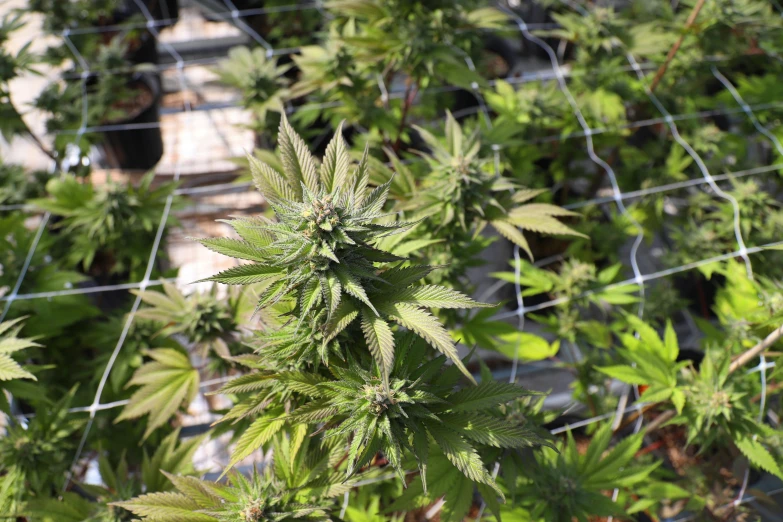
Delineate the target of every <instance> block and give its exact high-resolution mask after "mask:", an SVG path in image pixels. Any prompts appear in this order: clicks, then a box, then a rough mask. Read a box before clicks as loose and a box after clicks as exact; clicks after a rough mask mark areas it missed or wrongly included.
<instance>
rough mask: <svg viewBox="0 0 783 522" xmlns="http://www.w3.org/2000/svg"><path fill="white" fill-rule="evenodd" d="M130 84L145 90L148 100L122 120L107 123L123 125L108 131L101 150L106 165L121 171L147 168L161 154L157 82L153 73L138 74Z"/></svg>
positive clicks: (150, 166)
mask: <svg viewBox="0 0 783 522" xmlns="http://www.w3.org/2000/svg"><path fill="white" fill-rule="evenodd" d="M130 83H131V85H132V86H133V87H137V88H138V89H141V90H146V92H147V93H149V96H148V99H146V100H144V101H145V104H144V105H143V106H142V107H137V108H134V109H133V112H132V113H131V114H129V116H128V117H127V118H125V119H122V120H116V121H111V122H106V123H105V125H109V126H124V128H120V129H117V130H107V131H105V132H104V133H103V136H104V146H103V148H104V152H105V154H106V158H107V163H108V164H109V166H111V167H113V168H117V169H124V170H150V169H151V168H153V167H154V166H155V165H156V164H157V163H158V161H160V158H161V157H162V156H163V137H162V135H161V130H160V115H159V111H158V107H159V104H160V97H161V87H160V81H159V80H158V79H157V77H156V76H155V75H151V74H141V75H138V76H135V77H134V78H133V79H131V80H130Z"/></svg>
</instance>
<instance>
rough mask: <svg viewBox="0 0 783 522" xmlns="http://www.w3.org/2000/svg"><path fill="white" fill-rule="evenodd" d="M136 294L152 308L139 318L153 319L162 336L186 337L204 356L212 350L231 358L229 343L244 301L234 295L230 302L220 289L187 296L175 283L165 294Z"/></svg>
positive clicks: (232, 341)
mask: <svg viewBox="0 0 783 522" xmlns="http://www.w3.org/2000/svg"><path fill="white" fill-rule="evenodd" d="M132 292H133V293H134V294H136V295H138V296H140V297H141V300H142V302H144V303H145V304H147V305H149V306H148V307H147V308H142V309H140V310H139V311H138V312H137V314H136V316H137V317H139V318H142V319H149V320H150V321H153V322H155V323H157V324H159V325H161V326H163V328H162V329H161V330H160V331H159V332H158V335H162V336H164V337H169V336H171V335H178V334H179V335H182V336H183V337H184V338H185V339H187V341H188V342H190V343H192V344H194V345H195V347H196V348H197V349H198V350H199V352H200V354H201V356H206V355H207V353H208V352H210V351H212V352H214V353H215V354H216V355H218V356H220V357H229V356H231V351H230V350H229V343H232V344H233V343H235V342H236V340H235V339H233V338H232V336H233V335H234V334H235V333H236V331H237V330H238V328H239V325H238V323H239V320H240V319H241V317H240V315H241V314H240V308H239V306H240V301H241V298H240V296H239V295H237V293H236V292H234V295H232V296H230V298H229V299H219V298H218V296H217V286H213V287H212V289H211V290H210V291H209V292H203V293H201V292H194V293H192V294H190V295H189V296H185V295H184V294H183V293H182V292H181V291H180V290H179V289H177V287H176V286H174V285H172V284H171V283H164V284H163V293H162V294H161V293H160V292H154V291H144V292H140V291H138V290H132Z"/></svg>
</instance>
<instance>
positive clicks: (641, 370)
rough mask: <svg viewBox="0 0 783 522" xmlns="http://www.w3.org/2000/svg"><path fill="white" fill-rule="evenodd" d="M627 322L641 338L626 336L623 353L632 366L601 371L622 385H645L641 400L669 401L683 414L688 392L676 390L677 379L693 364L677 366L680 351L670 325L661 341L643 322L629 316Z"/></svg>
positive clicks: (684, 363) (613, 367)
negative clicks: (680, 372) (623, 383)
mask: <svg viewBox="0 0 783 522" xmlns="http://www.w3.org/2000/svg"><path fill="white" fill-rule="evenodd" d="M626 319H627V320H628V322H629V323H630V325H631V326H632V327H633V328H634V329H635V330H636V331H637V333H638V335H639V338H638V339H637V338H636V337H634V336H633V335H630V334H626V335H624V336H623V343H624V344H625V350H623V351H622V352H621V353H622V356H623V357H624V358H625V359H627V360H628V362H629V363H630V365H617V366H607V367H604V368H599V370H600V371H602V372H603V373H605V374H606V375H608V376H610V377H613V378H615V379H618V380H620V381H623V382H627V383H629V384H636V385H644V386H645V387H646V389H645V390H644V393H642V395H641V397H640V399H641V400H643V401H646V402H663V401H669V400H670V401H671V402H672V404H674V407H675V408H677V412H678V413H681V412H682V409H683V407H684V406H685V392H683V390H682V389H681V388H679V387H678V386H677V377H678V373H679V370H680V369H681V368H684V367H685V366H687V365H688V364H690V363H689V362H688V361H685V362H680V363H677V355H679V353H680V348H679V346H678V344H677V335H676V334H675V333H674V329H673V328H672V324H671V322H667V323H666V333H665V334H664V339H663V340H661V338H660V337H658V333H657V332H656V331H655V330H654V329H653V328H651V327H650V326H649V325H648V324H646V323H644V322H643V321H642V320H641V319H638V318H636V317H634V316H630V315H629V316H628V317H627V318H626Z"/></svg>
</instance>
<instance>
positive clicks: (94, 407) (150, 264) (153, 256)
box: [63, 0, 191, 490]
mask: <svg viewBox="0 0 783 522" xmlns="http://www.w3.org/2000/svg"><path fill="white" fill-rule="evenodd" d="M134 1H135V3H136V5H137V6H138V7H139V9H140V10H141V11H142V13H143V14H144V16H145V17H146V19H147V22H148V29H149V31H150V33H151V34H152V35H153V37H154V38H155V40H157V41H160V38H159V37H160V33H159V32H158V30H157V28H156V27H155V25H154V20H153V18H152V15H151V14H150V12H149V10H148V9H147V6H146V5H144V3H143V2H142V0H134ZM161 44H162V45H163V46H164V47H165V49H166V51H167V52H169V53H170V54H171V56H172V58H174V60H176V61H177V63H178V64H179V66H178V67H177V72H178V79H179V84H180V89H181V90H182V92H185V89H186V85H187V82H186V80H185V75H184V71H183V67H182V65H181V64H182V63H183V60H182V57H181V56H180V55H179V53H177V51H176V50H174V48H173V47H171V46H170V45H169V44H167V43H165V42H161ZM71 50H72V51H74V52H75V56H76V58H77V59H78V60H79V61H80V63H83V61H84V60H83V58H81V55H80V54H79V51H78V50H77V49H76V48H75V47H71ZM184 103H185V111H186V113H187V114H188V116H190V112H191V111H190V109H191V106H190V102H189V101H188V100H187V99H185V102H184ZM85 104H86V100H85ZM181 161H182V155H181V154H179V155H178V156H177V165H176V167H175V172H174V181H177V180H179V177H180V173H181V168H180V167H181ZM173 201H174V195H173V194H170V195H169V196H168V197H167V198H166V203H165V205H164V207H163V212H162V214H161V219H160V223H159V225H158V229H157V231H156V233H155V240H154V242H153V244H152V249H151V252H150V256H149V260H148V261H147V268H146V270H145V272H144V278H143V279H142V281H141V284H140V285H139V289H140V290H142V291H144V290H145V289H146V288H147V285H148V283H149V281H150V276H151V275H152V270H153V269H154V267H155V261H156V260H157V254H158V248H159V247H160V242H161V239H162V238H163V232H164V230H165V228H166V222H167V221H168V217H169V212H170V210H171V204H172V202H173ZM140 305H141V294H139V295H137V296H136V299H135V300H134V302H133V305H132V306H131V310H130V312H129V313H128V316H127V319H126V320H125V325H124V326H123V329H122V333H121V334H120V338H119V340H118V341H117V345H116V346H115V347H114V350H113V351H112V354H111V357H110V358H109V362H108V363H107V365H106V368H105V369H104V372H103V375H102V376H101V380H100V382H99V383H98V389H97V391H96V392H95V397H94V399H93V402H92V404H91V405H90V406H89V408H88V410H87V411H88V412H89V419H88V420H87V424H86V426H85V428H84V432H83V434H82V437H81V440H80V441H79V445H78V447H77V449H76V454H75V455H74V457H73V461H72V462H71V466H70V468H69V470H68V475H67V477H66V480H65V483H64V484H63V490H65V489H66V488H67V487H68V484H69V483H70V481H71V477H72V473H73V468H74V467H75V466H76V464H77V463H78V462H79V459H80V458H81V455H82V451H83V450H84V446H85V444H86V442H87V438H88V437H89V434H90V430H91V428H92V425H93V423H94V420H95V414H96V413H97V412H98V408H100V407H101V396H102V394H103V389H104V387H105V386H106V382H107V381H108V379H109V374H110V373H111V370H112V368H113V367H114V363H115V361H116V360H117V356H118V355H119V353H120V350H122V346H123V344H124V343H125V339H126V338H127V335H128V332H129V331H130V328H131V325H132V324H133V319H134V318H135V316H136V312H137V311H138V309H139V306H140Z"/></svg>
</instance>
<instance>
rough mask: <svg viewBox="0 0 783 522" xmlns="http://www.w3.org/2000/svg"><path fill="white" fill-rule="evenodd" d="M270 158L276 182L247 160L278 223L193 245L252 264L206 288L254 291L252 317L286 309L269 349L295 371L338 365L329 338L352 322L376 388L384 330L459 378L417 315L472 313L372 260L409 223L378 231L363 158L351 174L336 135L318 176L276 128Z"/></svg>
mask: <svg viewBox="0 0 783 522" xmlns="http://www.w3.org/2000/svg"><path fill="white" fill-rule="evenodd" d="M278 139H279V143H280V154H281V159H282V164H283V167H284V172H283V173H282V174H281V173H279V172H278V171H276V170H275V169H273V168H272V167H270V166H268V165H266V164H264V163H262V162H260V161H258V160H256V159H255V158H250V160H251V168H252V171H253V178H254V181H255V183H256V186H257V187H258V189H259V190H260V191H261V192H262V193H263V194H264V196H265V197H266V198H267V200H268V201H269V203H270V206H271V207H272V208H273V209H274V211H275V214H276V216H277V218H278V220H279V221H278V222H272V221H270V220H267V219H265V218H256V219H252V220H249V219H234V220H231V221H229V224H230V225H231V226H232V227H233V228H234V230H235V231H236V232H237V233H238V234H239V235H240V237H241V238H242V239H239V240H237V239H227V238H221V239H203V240H201V243H202V244H203V245H204V246H206V247H207V248H210V249H212V250H214V251H216V252H219V253H221V254H224V255H229V256H231V257H235V258H238V259H244V260H248V261H253V263H252V264H243V265H240V266H238V267H235V268H230V269H228V270H224V271H223V272H220V273H219V274H217V275H215V276H212V277H211V278H209V280H210V281H216V282H220V283H226V284H243V285H246V284H254V283H263V284H265V285H266V289H265V290H264V292H263V293H262V294H261V297H260V299H259V302H258V308H259V309H260V308H265V307H269V306H271V305H274V304H276V303H278V302H280V301H282V300H289V301H292V302H293V306H294V310H293V313H294V314H295V315H296V316H297V317H298V321H296V322H290V323H289V324H288V325H287V326H285V327H283V328H284V330H285V331H284V332H278V338H279V337H281V336H282V337H284V339H281V340H280V343H279V344H278V346H277V348H278V349H280V350H281V352H282V350H283V349H284V350H285V352H284V353H281V354H280V355H285V357H286V358H289V359H290V357H291V356H292V355H293V356H295V357H296V358H297V359H299V360H301V361H305V362H312V361H313V360H315V359H316V358H320V359H321V360H323V361H324V363H328V362H329V353H330V352H332V353H336V354H338V355H339V356H340V357H344V355H343V354H342V352H341V350H340V344H339V343H340V339H339V336H340V334H341V333H343V332H344V331H345V330H346V328H348V327H349V326H351V324H352V323H353V322H354V321H355V320H356V319H357V318H359V317H360V316H361V321H360V322H361V330H362V332H363V334H364V335H363V337H364V339H365V342H366V345H367V349H368V350H369V351H370V353H372V355H373V357H374V359H375V361H376V362H377V364H378V366H379V367H380V368H381V373H382V375H383V380H384V382H387V381H388V376H389V372H390V370H391V368H392V366H393V363H394V356H395V343H394V338H393V336H392V333H391V326H390V322H395V323H398V324H400V325H401V326H403V327H405V328H407V329H409V330H412V331H414V332H416V333H417V334H418V335H419V336H420V337H422V338H423V339H425V340H426V341H427V342H428V343H429V344H430V345H432V346H433V347H434V348H435V349H437V350H438V351H440V352H442V353H444V354H445V355H446V356H447V357H448V358H449V359H451V361H452V362H453V363H454V364H455V365H457V366H458V367H459V368H461V369H462V371H463V373H465V374H466V375H468V376H469V378H470V375H469V374H468V372H467V370H465V368H464V367H463V366H462V363H461V361H460V360H459V357H457V353H456V349H455V347H454V343H453V341H452V340H451V338H450V337H449V336H448V334H447V332H446V331H445V329H444V328H443V327H442V326H441V325H440V324H439V323H438V322H437V320H436V319H435V318H434V317H433V316H432V315H431V314H430V313H429V312H427V310H426V309H427V308H433V307H436V308H473V307H476V306H481V305H480V304H479V303H476V302H475V301H473V300H472V299H470V298H468V297H466V296H464V295H462V294H460V293H459V292H455V291H453V290H449V289H447V288H443V287H438V286H412V285H413V284H414V283H416V282H417V281H419V280H421V279H422V278H424V277H425V276H426V275H427V274H428V273H429V272H431V271H432V268H430V267H427V266H411V267H402V266H401V265H399V264H398V265H395V264H393V263H395V262H397V261H403V260H404V258H400V257H398V256H395V255H392V254H389V253H387V252H384V251H382V250H379V249H378V248H376V247H375V246H374V243H376V241H377V240H379V239H381V238H383V237H386V236H388V235H390V234H395V233H400V232H404V231H405V230H406V229H407V228H409V227H411V226H413V225H414V223H408V224H406V223H378V222H377V221H378V218H380V217H381V216H382V209H383V206H384V203H385V202H386V197H387V195H388V192H389V185H388V184H385V185H383V186H381V187H378V188H376V189H374V190H372V191H370V190H369V189H368V188H367V183H368V181H369V176H368V172H367V161H366V153H365V157H363V159H362V161H360V162H359V164H358V165H357V166H356V167H354V168H352V167H351V161H350V157H349V155H348V150H347V147H346V145H345V142H344V141H343V138H342V136H341V134H340V133H339V131H338V134H337V135H336V136H335V138H334V139H333V140H332V141H331V143H330V144H329V146H328V147H327V151H326V156H325V157H324V160H323V163H322V164H321V165H320V169H319V170H316V164H315V160H314V159H313V158H312V156H311V155H310V153H309V152H308V151H307V148H306V145H305V144H304V142H303V141H302V139H301V138H300V137H299V136H298V135H297V134H296V133H295V132H294V131H293V129H292V128H291V127H290V126H289V124H288V122H287V120H286V119H285V118H283V121H282V123H281V125H280V135H279V137H278Z"/></svg>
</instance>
